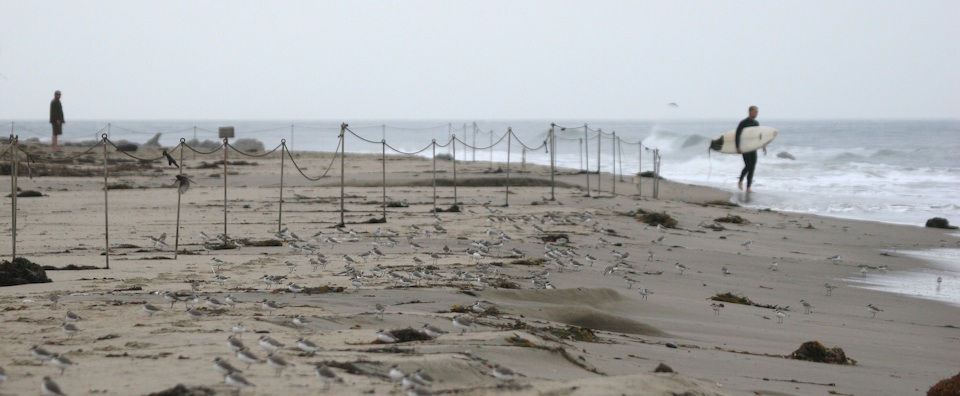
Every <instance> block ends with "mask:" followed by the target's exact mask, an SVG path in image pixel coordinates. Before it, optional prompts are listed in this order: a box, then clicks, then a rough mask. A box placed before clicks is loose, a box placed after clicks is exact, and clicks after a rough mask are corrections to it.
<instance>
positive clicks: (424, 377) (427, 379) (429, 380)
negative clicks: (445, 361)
mask: <svg viewBox="0 0 960 396" xmlns="http://www.w3.org/2000/svg"><path fill="white" fill-rule="evenodd" d="M413 378H414V379H416V380H417V381H420V382H421V383H424V384H427V386H430V385H433V383H434V382H436V381H437V380H435V379H433V377H431V376H430V374H427V373H425V372H423V369H417V371H414V372H413Z"/></svg>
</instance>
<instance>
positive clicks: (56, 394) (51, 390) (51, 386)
mask: <svg viewBox="0 0 960 396" xmlns="http://www.w3.org/2000/svg"><path fill="white" fill-rule="evenodd" d="M40 391H41V392H43V394H44V395H46V396H66V394H64V393H63V391H61V390H60V386H59V385H57V383H56V382H53V380H52V379H50V377H43V382H42V383H41V384H40Z"/></svg>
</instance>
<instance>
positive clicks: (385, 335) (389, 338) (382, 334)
mask: <svg viewBox="0 0 960 396" xmlns="http://www.w3.org/2000/svg"><path fill="white" fill-rule="evenodd" d="M377 340H380V342H382V343H385V344H393V343H395V342H397V338H396V337H394V336H393V334H391V333H389V332H386V331H383V329H380V330H378V331H377Z"/></svg>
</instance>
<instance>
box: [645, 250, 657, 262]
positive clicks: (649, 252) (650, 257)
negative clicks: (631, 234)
mask: <svg viewBox="0 0 960 396" xmlns="http://www.w3.org/2000/svg"><path fill="white" fill-rule="evenodd" d="M654 256H656V253H654V252H653V249H650V250H647V261H653V258H654Z"/></svg>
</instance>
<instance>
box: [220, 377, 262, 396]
mask: <svg viewBox="0 0 960 396" xmlns="http://www.w3.org/2000/svg"><path fill="white" fill-rule="evenodd" d="M223 382H225V383H226V384H227V385H230V386H232V387H234V388H237V395H239V394H240V390H242V389H243V388H247V387H251V386H256V385H254V384H252V383H250V381H247V379H246V378H243V376H242V375H240V373H238V372H232V373H230V374H227V375H226V377H224V379H223Z"/></svg>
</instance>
